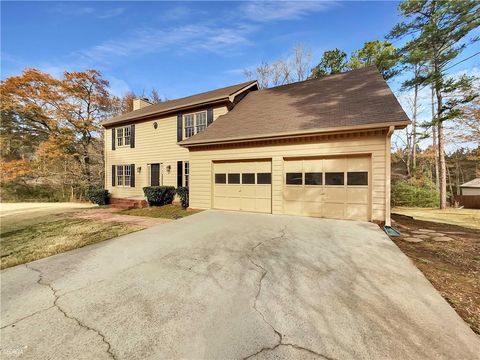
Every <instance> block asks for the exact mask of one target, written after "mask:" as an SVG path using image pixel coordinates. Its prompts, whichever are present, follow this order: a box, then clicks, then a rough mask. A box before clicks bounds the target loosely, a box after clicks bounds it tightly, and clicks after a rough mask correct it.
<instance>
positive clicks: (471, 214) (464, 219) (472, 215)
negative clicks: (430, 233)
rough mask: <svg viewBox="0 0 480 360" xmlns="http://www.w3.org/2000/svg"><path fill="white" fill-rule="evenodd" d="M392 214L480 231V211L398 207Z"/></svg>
mask: <svg viewBox="0 0 480 360" xmlns="http://www.w3.org/2000/svg"><path fill="white" fill-rule="evenodd" d="M392 213H394V214H400V215H406V216H411V217H413V218H414V219H417V220H423V221H433V222H438V223H444V224H450V225H458V226H464V227H468V228H471V229H480V209H456V208H447V209H445V210H440V209H436V208H435V209H433V208H414V207H396V208H393V209H392Z"/></svg>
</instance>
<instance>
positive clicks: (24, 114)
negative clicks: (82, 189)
mask: <svg viewBox="0 0 480 360" xmlns="http://www.w3.org/2000/svg"><path fill="white" fill-rule="evenodd" d="M108 85H109V84H108V81H107V80H105V79H103V78H102V75H101V73H100V72H98V71H97V70H86V71H83V72H65V73H64V74H63V77H62V78H61V79H56V78H54V77H53V76H51V75H50V74H47V73H44V72H42V71H40V70H37V69H25V70H24V71H23V73H22V74H21V75H19V76H12V77H9V78H7V79H5V80H3V81H2V82H1V83H0V93H1V96H2V101H1V105H0V111H1V116H2V123H1V126H0V140H1V142H2V153H1V155H2V168H5V169H7V170H8V177H7V176H4V177H3V179H2V181H9V180H13V179H18V178H21V177H26V176H31V177H32V176H35V177H39V176H40V177H44V178H46V177H49V178H53V177H56V180H55V181H56V182H58V181H67V179H65V174H67V175H68V176H71V177H72V181H67V182H69V183H76V184H78V185H82V186H84V185H88V184H91V183H92V182H100V181H101V179H102V173H101V172H102V169H103V160H102V150H101V149H102V146H101V137H100V133H99V130H100V128H99V123H100V121H101V120H102V119H104V118H106V117H109V116H111V114H112V111H114V108H113V105H114V101H115V99H114V98H113V97H112V96H111V95H110V94H109V92H108ZM47 159H48V166H45V164H46V160H47ZM55 163H56V165H54V164H55ZM41 164H43V165H44V166H39V165H41ZM66 166H68V169H66V168H65V167H66ZM92 166H93V167H95V168H96V169H95V171H92ZM61 169H63V170H61ZM74 169H75V172H74V173H72V171H71V170H74ZM27 170H28V171H27ZM60 170H61V171H60ZM60 172H61V174H60ZM59 179H60V180H59ZM61 179H63V180H61Z"/></svg>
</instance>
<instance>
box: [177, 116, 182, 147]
mask: <svg viewBox="0 0 480 360" xmlns="http://www.w3.org/2000/svg"><path fill="white" fill-rule="evenodd" d="M182 138H183V124H182V114H177V141H182Z"/></svg>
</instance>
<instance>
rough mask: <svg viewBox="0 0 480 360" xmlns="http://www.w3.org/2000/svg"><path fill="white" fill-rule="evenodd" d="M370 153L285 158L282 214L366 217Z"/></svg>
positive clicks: (367, 218) (339, 217)
mask: <svg viewBox="0 0 480 360" xmlns="http://www.w3.org/2000/svg"><path fill="white" fill-rule="evenodd" d="M369 174H370V157H369V156H347V157H327V158H306V159H285V161H284V180H285V182H284V188H283V202H284V203H283V209H284V213H285V214H291V215H305V216H318V217H326V218H333V219H352V220H369V219H370V208H371V205H370V198H371V196H370V193H371V191H370V187H369V183H370V181H369Z"/></svg>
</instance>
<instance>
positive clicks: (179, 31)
mask: <svg viewBox="0 0 480 360" xmlns="http://www.w3.org/2000/svg"><path fill="white" fill-rule="evenodd" d="M252 29H253V28H251V27H248V26H246V27H245V26H232V27H214V26H206V25H184V26H180V27H176V28H172V29H170V30H159V29H143V30H137V31H135V32H133V33H131V34H130V35H128V36H126V37H123V38H118V39H115V40H108V41H105V42H103V43H101V44H99V45H96V46H93V47H91V48H89V49H86V50H80V51H78V52H76V53H75V54H74V55H76V56H79V57H80V59H81V60H83V62H87V63H92V64H95V65H98V63H99V62H103V63H110V62H112V61H115V60H117V59H118V58H119V57H127V56H136V55H142V54H149V53H156V52H161V51H167V50H168V51H176V52H180V53H182V52H189V51H193V50H198V49H203V50H205V51H210V52H214V53H223V52H224V51H226V50H227V49H232V48H234V47H238V46H240V45H246V44H248V43H249V41H248V40H247V38H246V35H247V34H248V33H249V32H250V31H252Z"/></svg>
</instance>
